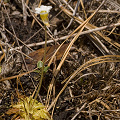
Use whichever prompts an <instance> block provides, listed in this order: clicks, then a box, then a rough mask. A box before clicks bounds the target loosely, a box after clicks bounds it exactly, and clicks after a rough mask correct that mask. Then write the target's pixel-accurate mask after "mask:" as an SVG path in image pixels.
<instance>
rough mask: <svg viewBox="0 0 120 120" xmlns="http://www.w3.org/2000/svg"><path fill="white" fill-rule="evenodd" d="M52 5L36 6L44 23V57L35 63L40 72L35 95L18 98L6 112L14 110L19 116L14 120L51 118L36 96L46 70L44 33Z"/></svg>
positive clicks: (46, 119)
mask: <svg viewBox="0 0 120 120" xmlns="http://www.w3.org/2000/svg"><path fill="white" fill-rule="evenodd" d="M51 8H52V7H51V6H43V5H41V6H40V8H36V9H35V10H36V13H37V14H40V17H41V19H42V21H43V23H44V25H45V47H44V49H45V52H44V58H43V62H42V61H39V62H38V63H37V68H38V70H36V71H35V72H38V73H40V77H41V78H40V81H39V85H38V89H37V92H36V94H35V97H34V99H33V97H31V96H30V97H25V98H22V99H20V101H19V102H18V103H17V104H16V105H12V109H10V110H9V111H8V114H11V111H12V110H14V111H15V110H16V112H12V114H13V113H14V114H16V115H19V118H18V119H17V118H16V120H51V116H50V114H49V112H48V111H47V110H46V109H45V106H44V105H43V104H42V103H40V102H38V101H37V100H36V99H37V96H38V93H39V91H40V88H41V85H42V79H43V76H44V73H46V72H47V71H48V68H49V67H48V66H47V67H44V65H45V58H46V46H47V33H46V26H47V27H49V26H50V25H49V20H48V13H49V11H50V9H51ZM18 111H19V112H18Z"/></svg>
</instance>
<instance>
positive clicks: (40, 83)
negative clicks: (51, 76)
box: [33, 25, 47, 104]
mask: <svg viewBox="0 0 120 120" xmlns="http://www.w3.org/2000/svg"><path fill="white" fill-rule="evenodd" d="M44 27H45V46H44V58H43V66H42V72H41V78H40V81H39V86H38V90H37V92H36V94H35V98H34V101H35V100H36V99H37V96H38V94H39V91H40V88H41V85H42V80H43V77H44V65H45V60H46V49H47V28H46V25H44ZM33 104H34V102H33Z"/></svg>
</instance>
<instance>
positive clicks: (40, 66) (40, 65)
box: [37, 61, 43, 69]
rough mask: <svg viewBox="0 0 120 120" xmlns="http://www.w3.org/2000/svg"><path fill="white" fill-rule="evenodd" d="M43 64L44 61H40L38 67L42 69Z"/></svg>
mask: <svg viewBox="0 0 120 120" xmlns="http://www.w3.org/2000/svg"><path fill="white" fill-rule="evenodd" d="M42 66H43V62H42V61H38V63H37V68H39V69H41V68H42Z"/></svg>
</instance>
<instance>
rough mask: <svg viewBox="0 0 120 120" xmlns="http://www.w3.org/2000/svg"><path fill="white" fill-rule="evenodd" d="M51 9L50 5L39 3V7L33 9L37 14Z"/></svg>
mask: <svg viewBox="0 0 120 120" xmlns="http://www.w3.org/2000/svg"><path fill="white" fill-rule="evenodd" d="M51 9H52V6H44V5H41V6H40V7H39V8H35V11H36V12H35V13H37V14H44V13H49V12H50V10H51Z"/></svg>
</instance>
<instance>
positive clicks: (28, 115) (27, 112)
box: [11, 96, 51, 120]
mask: <svg viewBox="0 0 120 120" xmlns="http://www.w3.org/2000/svg"><path fill="white" fill-rule="evenodd" d="M12 107H13V109H18V110H19V112H15V113H16V114H18V115H19V119H17V120H21V119H22V120H51V117H50V114H49V113H48V111H47V110H46V109H45V106H44V105H43V104H42V103H40V102H38V101H37V100H34V99H33V98H32V97H31V96H30V97H26V98H22V99H20V101H19V102H18V103H17V104H16V105H12ZM11 110H12V109H11Z"/></svg>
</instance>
